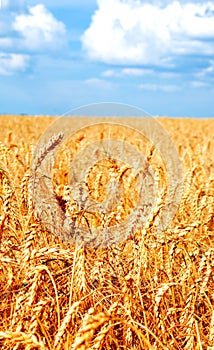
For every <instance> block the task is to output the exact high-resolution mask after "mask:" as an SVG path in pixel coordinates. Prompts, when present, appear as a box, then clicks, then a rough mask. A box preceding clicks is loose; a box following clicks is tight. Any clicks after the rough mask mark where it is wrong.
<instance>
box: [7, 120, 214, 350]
mask: <svg viewBox="0 0 214 350" xmlns="http://www.w3.org/2000/svg"><path fill="white" fill-rule="evenodd" d="M54 120H55V119H54V118H51V117H20V116H1V117H0V348H1V349H3V350H9V349H14V350H18V349H20V350H22V349H26V350H27V349H28V350H31V349H41V350H43V349H44V350H46V349H47V350H74V349H81V350H84V349H93V350H95V349H100V350H101V349H103V350H104V349H130V350H131V349H132V350H134V349H145V350H146V349H150V350H151V349H165V350H166V349H168V350H178V349H180V350H181V349H182V350H191V349H198V350H205V349H206V350H214V273H213V272H214V160H213V159H214V139H213V135H214V119H201V120H196V119H182V118H178V119H170V118H159V122H160V124H161V125H163V127H164V128H165V130H166V131H167V132H168V133H169V135H170V137H171V139H172V141H173V142H174V144H175V146H176V149H177V152H178V154H179V158H180V160H181V162H182V165H183V174H184V178H183V185H182V197H181V200H180V202H179V207H178V210H177V212H176V215H175V216H174V218H173V220H172V222H171V223H170V225H169V227H167V228H166V230H165V231H164V232H162V235H161V236H158V235H157V234H156V230H155V225H154V224H153V223H154V220H155V216H156V214H157V211H156V212H155V213H154V212H153V213H152V219H151V218H150V221H149V224H147V225H146V226H145V227H144V228H142V229H137V228H135V226H134V225H133V227H131V229H132V230H131V234H130V235H129V237H127V239H126V240H124V241H122V242H120V243H119V244H113V245H110V246H109V247H106V248H105V247H93V246H90V247H86V246H81V245H74V244H72V243H69V242H66V241H63V240H61V238H60V237H58V236H57V235H54V234H53V233H52V232H50V230H49V229H48V228H47V227H46V226H45V225H44V223H43V222H42V221H41V220H40V219H39V217H38V215H37V213H36V212H35V208H34V203H33V201H32V198H31V193H30V192H29V183H30V181H31V176H32V174H31V161H32V157H33V152H34V150H35V147H36V145H37V143H38V140H39V138H40V137H41V136H42V135H43V133H44V131H45V130H46V128H47V127H48V126H49V125H50V124H51V123H52V122H53V121H54ZM141 122H142V121H141V120H140V119H136V123H139V124H140V123H141ZM97 133H98V134H99V133H100V134H101V131H100V130H99V129H98V130H97ZM78 142H82V136H81V134H77V135H76V139H75V140H73V143H72V145H73V150H74V151H75V150H76V149H77V148H78ZM63 154H64V158H66V153H65V152H63ZM63 154H61V155H60V154H59V156H60V157H61V158H62V160H61V163H60V164H61V165H60V167H59V168H58V170H56V171H55V174H54V179H55V180H54V181H55V187H54V190H55V192H56V196H57V200H58V203H59V206H61V207H62V209H63V211H64V213H66V214H67V212H68V214H69V215H70V216H73V217H74V216H75V220H76V221H75V222H77V223H78V224H79V225H80V224H81V225H83V227H84V225H85V227H87V225H89V224H90V225H91V226H98V225H100V226H101V227H102V218H101V216H99V215H98V214H97V213H94V212H93V213H91V212H89V211H88V212H87V213H86V212H85V211H84V212H83V211H82V210H81V208H79V207H78V206H76V207H75V203H73V202H72V201H71V198H70V196H69V188H68V185H67V173H66V169H65V162H64V160H65V159H64V158H63ZM40 158H41V157H40ZM61 158H60V159H61ZM147 160H148V162H152V154H149V153H148V156H147ZM155 162H156V163H155ZM155 162H154V164H158V158H157V159H156V160H155ZM123 166H124V165H123V164H119V165H118V164H117V166H116V165H114V164H113V163H112V162H108V161H106V162H105V164H101V163H100V164H98V165H97V166H96V167H95V168H93V169H91V172H89V175H88V178H87V186H88V189H90V191H91V196H92V197H93V199H94V200H98V201H99V200H100V201H101V200H102V199H103V192H102V191H105V184H107V182H108V180H109V178H108V176H109V169H111V171H113V172H114V173H117V172H120V173H121V174H122V173H123V174H124V173H125V171H124V168H123ZM101 169H106V170H105V171H103V170H101ZM101 171H102V181H101V180H100V178H101V177H100V176H101V175H99V174H100V172H101ZM124 176H125V177H124V183H123V185H124V184H127V183H128V182H130V181H132V182H131V185H130V186H129V188H128V189H127V192H125V193H126V197H127V198H128V199H129V201H128V200H127V201H126V203H125V204H123V205H122V208H121V211H120V212H118V211H119V210H120V209H118V208H117V209H115V208H114V210H113V212H112V215H111V216H110V215H109V216H108V217H107V218H105V220H106V221H108V223H109V225H112V226H113V225H114V224H115V220H116V218H117V217H118V215H119V217H120V219H118V220H121V221H122V220H123V219H124V217H125V216H126V215H127V213H128V212H129V211H130V209H131V208H132V206H133V203H134V201H135V193H134V180H133V179H132V180H130V174H129V173H128V171H127V172H126V175H124ZM102 186H103V188H102ZM124 186H125V185H124ZM130 189H133V191H131V190H130ZM130 203H131V204H130ZM159 209H160V208H159ZM159 209H158V210H159ZM96 214H97V215H96ZM86 224H87V225H86Z"/></svg>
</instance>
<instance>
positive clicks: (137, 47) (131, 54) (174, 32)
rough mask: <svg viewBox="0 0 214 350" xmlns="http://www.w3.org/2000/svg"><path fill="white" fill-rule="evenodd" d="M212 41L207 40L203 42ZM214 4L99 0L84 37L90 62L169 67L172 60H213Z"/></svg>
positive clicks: (85, 48)
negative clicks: (180, 57) (189, 56)
mask: <svg viewBox="0 0 214 350" xmlns="http://www.w3.org/2000/svg"><path fill="white" fill-rule="evenodd" d="M207 39H211V40H207ZM212 39H213V40H214V4H213V3H212V2H210V1H207V2H204V3H195V2H188V3H180V2H178V1H174V2H171V3H169V4H165V5H163V2H161V1H159V2H158V3H156V4H155V3H154V4H152V3H144V2H140V1H138V0H108V1H106V0H98V10H97V11H96V12H95V13H94V15H93V17H92V22H91V24H90V26H89V28H88V29H87V30H86V31H85V33H84V34H83V36H82V45H83V49H84V50H85V52H86V53H87V55H88V56H89V57H90V58H91V59H95V60H100V61H103V62H105V63H111V64H127V63H128V64H157V65H161V64H162V65H164V64H168V63H170V59H171V58H173V56H174V55H176V54H179V55H185V54H200V55H213V54H214V45H213V42H212Z"/></svg>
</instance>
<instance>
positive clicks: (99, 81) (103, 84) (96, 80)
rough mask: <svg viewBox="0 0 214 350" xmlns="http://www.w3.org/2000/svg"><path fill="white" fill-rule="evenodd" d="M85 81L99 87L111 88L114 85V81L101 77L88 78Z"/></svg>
mask: <svg viewBox="0 0 214 350" xmlns="http://www.w3.org/2000/svg"><path fill="white" fill-rule="evenodd" d="M85 83H86V84H87V85H89V86H93V87H96V88H99V89H111V88H112V86H113V83H110V82H109V81H106V80H103V79H99V78H89V79H86V80H85Z"/></svg>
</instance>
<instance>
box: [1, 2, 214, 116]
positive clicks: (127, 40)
mask: <svg viewBox="0 0 214 350" xmlns="http://www.w3.org/2000/svg"><path fill="white" fill-rule="evenodd" d="M0 92H1V93H0V113H6V114H14V113H15V114H20V113H27V114H33V115H37V114H42V115H44V114H45V115H56V114H57V115H61V114H63V113H65V112H66V111H68V110H72V109H74V108H78V107H80V106H82V105H86V104H91V103H99V102H120V103H127V104H131V105H134V106H136V107H138V108H142V109H144V110H146V111H148V112H149V113H150V114H152V115H168V116H190V117H214V3H213V1H203V0H201V1H193V0H189V1H184V0H182V1H169V0H153V1H149V2H148V1H143V0H142V1H140V0H97V1H95V0H87V1H83V0H79V1H77V0H76V1H74V0H43V1H42V0H41V1H39V0H38V1H37V0H28V1H27V0H26V1H24V0H0Z"/></svg>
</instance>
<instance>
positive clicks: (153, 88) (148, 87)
mask: <svg viewBox="0 0 214 350" xmlns="http://www.w3.org/2000/svg"><path fill="white" fill-rule="evenodd" d="M139 88H140V89H142V90H149V91H163V92H175V91H179V90H180V89H181V87H180V86H178V85H158V84H140V85H139Z"/></svg>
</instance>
